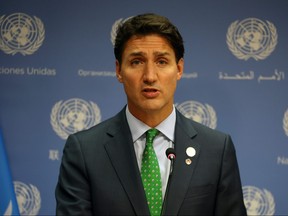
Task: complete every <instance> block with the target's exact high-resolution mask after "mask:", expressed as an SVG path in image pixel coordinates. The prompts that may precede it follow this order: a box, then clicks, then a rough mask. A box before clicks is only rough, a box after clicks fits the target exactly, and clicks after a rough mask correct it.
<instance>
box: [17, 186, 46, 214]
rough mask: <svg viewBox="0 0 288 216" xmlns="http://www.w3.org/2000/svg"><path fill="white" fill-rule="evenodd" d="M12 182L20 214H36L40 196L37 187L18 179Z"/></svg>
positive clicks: (39, 206)
mask: <svg viewBox="0 0 288 216" xmlns="http://www.w3.org/2000/svg"><path fill="white" fill-rule="evenodd" d="M13 183H14V190H15V194H16V199H17V203H18V207H19V212H20V215H37V214H38V212H39V210H40V208H41V196H40V192H39V190H38V188H37V187H36V186H34V185H32V184H29V185H27V184H24V183H23V182H20V181H14V182H13Z"/></svg>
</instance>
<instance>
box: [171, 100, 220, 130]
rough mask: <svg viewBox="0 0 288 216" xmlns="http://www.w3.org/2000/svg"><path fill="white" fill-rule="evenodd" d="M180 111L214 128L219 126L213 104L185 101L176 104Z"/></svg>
mask: <svg viewBox="0 0 288 216" xmlns="http://www.w3.org/2000/svg"><path fill="white" fill-rule="evenodd" d="M175 106H176V107H177V109H178V110H179V112H181V113H182V114H183V115H184V116H185V117H186V118H189V119H192V120H194V121H196V122H199V123H201V124H204V125H206V126H208V127H210V128H212V129H215V128H216V127H217V116H216V112H215V110H214V109H213V107H212V106H210V105H209V104H205V105H204V104H202V103H200V102H198V101H192V100H190V101H185V102H183V103H181V104H175Z"/></svg>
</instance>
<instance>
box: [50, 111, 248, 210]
mask: <svg viewBox="0 0 288 216" xmlns="http://www.w3.org/2000/svg"><path fill="white" fill-rule="evenodd" d="M188 147H193V148H194V149H195V150H196V155H195V156H194V157H192V158H191V160H192V163H191V164H190V165H188V164H187V163H186V162H185V161H186V159H187V158H189V157H188V156H187V154H186V149H187V148H188ZM175 151H176V155H177V157H176V160H175V163H174V169H173V173H172V176H171V179H170V185H169V187H168V193H167V198H166V201H165V209H164V210H163V211H164V212H163V213H164V214H165V215H246V209H245V206H244V203H243V194H242V187H241V181H240V176H239V169H238V164H237V159H236V154H235V149H234V145H233V143H232V141H231V138H230V136H229V135H226V134H223V133H221V132H218V131H216V130H212V129H210V128H208V127H206V126H203V125H201V124H199V123H196V122H194V121H192V120H190V119H187V118H185V117H184V116H183V115H182V114H180V113H179V112H178V111H177V112H176V127H175ZM55 195H56V201H57V207H56V214H57V215H149V208H148V205H147V202H146V197H145V192H144V189H143V185H142V180H141V175H140V172H139V168H138V164H137V160H136V156H135V151H134V146H133V142H132V136H131V132H130V129H129V126H128V123H127V120H126V114H125V109H123V110H122V111H121V112H120V113H118V114H117V115H116V116H115V117H113V118H111V119H109V120H106V121H104V122H102V123H100V124H98V125H96V126H94V127H92V128H90V129H88V130H85V131H82V132H78V133H76V134H74V135H70V136H69V138H68V139H67V142H66V145H65V148H64V151H63V157H62V163H61V167H60V174H59V179H58V184H57V187H56V192H55Z"/></svg>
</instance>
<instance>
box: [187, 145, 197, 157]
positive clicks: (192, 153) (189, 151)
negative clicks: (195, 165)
mask: <svg viewBox="0 0 288 216" xmlns="http://www.w3.org/2000/svg"><path fill="white" fill-rule="evenodd" d="M186 154H187V155H188V157H194V156H195V155H196V150H195V149H194V148H193V147H188V148H187V149H186Z"/></svg>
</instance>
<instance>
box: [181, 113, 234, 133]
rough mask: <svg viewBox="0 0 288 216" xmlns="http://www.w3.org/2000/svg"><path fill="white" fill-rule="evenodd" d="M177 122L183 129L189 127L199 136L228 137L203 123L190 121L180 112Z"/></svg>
mask: <svg viewBox="0 0 288 216" xmlns="http://www.w3.org/2000/svg"><path fill="white" fill-rule="evenodd" d="M177 120H178V122H179V123H180V124H181V125H182V126H183V127H187V128H189V129H193V130H195V131H196V132H197V134H198V135H202V134H205V135H211V136H227V135H228V134H226V133H225V132H223V131H220V130H217V129H214V128H210V127H209V126H207V125H204V124H202V123H199V122H196V121H194V120H192V119H189V118H187V117H185V116H184V115H183V114H181V113H180V112H178V113H177Z"/></svg>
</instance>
